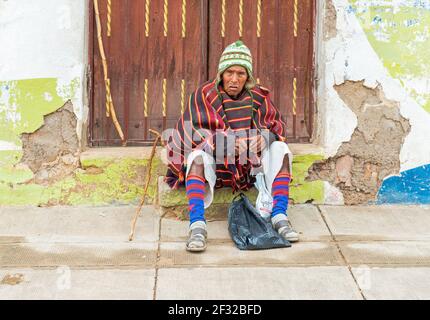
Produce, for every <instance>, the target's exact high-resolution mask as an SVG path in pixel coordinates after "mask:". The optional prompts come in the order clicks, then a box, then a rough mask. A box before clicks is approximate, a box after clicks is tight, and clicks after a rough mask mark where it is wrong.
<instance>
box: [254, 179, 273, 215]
mask: <svg viewBox="0 0 430 320" xmlns="http://www.w3.org/2000/svg"><path fill="white" fill-rule="evenodd" d="M255 179H256V181H255V183H254V185H255V188H257V190H258V197H257V201H256V202H255V208H256V209H257V211H258V212H259V213H260V216H262V217H263V218H264V219H266V220H269V219H270V216H271V214H272V209H273V197H272V195H271V194H270V193H269V190H267V187H266V180H265V178H264V173H261V172H260V173H258V174H257V175H256V176H255Z"/></svg>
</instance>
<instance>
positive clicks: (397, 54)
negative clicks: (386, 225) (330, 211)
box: [0, 0, 430, 205]
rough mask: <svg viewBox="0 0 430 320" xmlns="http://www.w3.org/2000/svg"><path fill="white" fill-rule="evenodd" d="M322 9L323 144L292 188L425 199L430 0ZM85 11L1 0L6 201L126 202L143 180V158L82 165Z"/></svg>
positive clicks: (2, 188)
mask: <svg viewBox="0 0 430 320" xmlns="http://www.w3.org/2000/svg"><path fill="white" fill-rule="evenodd" d="M318 10H319V14H318V15H319V19H318V30H317V33H318V37H317V41H318V52H317V57H318V84H317V93H318V94H317V99H318V101H317V103H318V114H317V119H318V122H319V123H318V126H317V128H318V132H317V135H316V138H315V142H316V143H317V144H320V145H321V146H322V147H323V149H324V155H323V156H322V157H321V156H315V157H314V156H303V157H302V158H296V159H298V160H300V161H298V162H296V163H295V168H294V169H295V173H296V176H295V178H296V179H295V184H296V185H293V186H292V189H291V191H292V193H291V198H292V199H293V200H294V201H295V202H298V203H301V202H306V201H315V202H325V203H332V204H341V203H344V202H345V203H350V204H353V203H363V202H366V203H367V202H369V201H370V202H372V201H376V202H378V203H387V202H402V203H404V202H408V203H424V202H427V203H429V202H430V190H429V188H430V187H429V186H430V170H429V165H430V143H429V138H428V137H429V136H430V90H429V86H430V60H429V59H428V58H427V56H428V52H429V51H430V30H429V29H430V0H420V1H418V0H393V1H382V0H369V1H360V0H349V1H348V0H318ZM86 14H87V1H86V0H38V1H33V0H20V1H17V0H15V1H5V0H0V43H1V44H2V49H1V50H0V204H40V205H46V204H77V203H91V204H102V203H109V202H112V201H118V202H130V201H136V199H137V198H138V195H139V194H140V193H141V191H142V182H143V179H142V177H143V175H144V172H145V170H146V167H145V166H146V163H145V162H144V161H143V162H142V161H141V160H136V159H134V160H133V159H128V160H127V161H119V162H118V161H115V159H108V160H106V161H101V162H100V163H94V164H92V165H91V164H81V168H78V166H79V164H78V163H77V159H78V154H79V149H80V144H82V142H85V141H86V136H85V135H83V136H82V132H83V130H82V126H83V125H84V124H85V123H86V121H87V117H88V109H87V107H86V106H85V98H84V97H85V92H84V88H85V65H86V34H87V32H86V28H87V26H86V20H87V17H86ZM59 123H61V124H62V125H61V126H60V125H59ZM63 124H64V125H63ZM73 128H74V130H73ZM50 134H51V135H52V134H53V135H55V136H52V137H53V141H55V144H56V147H52V145H50V144H49V135H50ZM40 158H44V159H45V160H46V161H40ZM317 160H318V161H317ZM312 164H313V165H312ZM308 171H309V176H308V177H307V178H306V176H307V174H306V172H308ZM160 174H164V172H160ZM305 178H306V179H305ZM312 180H316V181H312ZM152 183H155V182H152ZM113 185H114V186H115V187H114V188H112V187H110V186H113ZM151 188H153V190H152V189H151V190H152V191H151V195H153V194H154V192H155V184H151Z"/></svg>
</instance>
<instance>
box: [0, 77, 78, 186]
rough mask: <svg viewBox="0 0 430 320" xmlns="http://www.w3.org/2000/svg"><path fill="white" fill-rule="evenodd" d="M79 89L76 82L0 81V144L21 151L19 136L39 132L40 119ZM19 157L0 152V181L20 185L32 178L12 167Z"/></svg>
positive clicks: (18, 152) (59, 106)
mask: <svg viewBox="0 0 430 320" xmlns="http://www.w3.org/2000/svg"><path fill="white" fill-rule="evenodd" d="M79 85H80V84H79V79H78V78H76V79H74V80H73V81H71V82H70V83H69V84H60V83H59V81H58V79H55V78H46V79H26V80H15V81H0V141H5V142H8V143H11V144H14V145H16V146H18V147H21V146H22V142H21V138H20V136H21V134H23V133H32V132H34V131H36V130H37V129H39V128H40V127H41V126H42V125H43V117H44V116H45V115H48V114H50V113H52V112H55V111H56V110H58V109H59V108H61V107H62V106H63V105H64V104H65V103H66V102H67V101H68V100H69V99H72V98H73V97H74V96H75V94H76V92H77V89H78V88H79ZM22 154H23V152H22V151H21V150H18V151H0V181H2V182H7V183H23V182H25V181H28V180H29V179H31V178H32V175H33V174H32V173H31V171H29V169H25V168H21V167H19V166H16V165H17V164H18V163H19V162H20V160H21V158H22Z"/></svg>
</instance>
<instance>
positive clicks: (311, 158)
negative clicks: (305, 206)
mask: <svg viewBox="0 0 430 320" xmlns="http://www.w3.org/2000/svg"><path fill="white" fill-rule="evenodd" d="M323 159H324V157H323V156H320V155H297V156H294V159H293V181H292V182H291V187H290V199H291V200H292V201H293V202H294V203H296V204H297V203H307V202H313V203H323V202H324V182H323V181H311V182H309V181H306V177H307V176H308V170H309V168H310V167H311V166H312V164H313V163H314V162H315V161H319V160H323Z"/></svg>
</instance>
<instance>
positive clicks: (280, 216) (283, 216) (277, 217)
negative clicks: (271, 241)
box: [271, 213, 288, 226]
mask: <svg viewBox="0 0 430 320" xmlns="http://www.w3.org/2000/svg"><path fill="white" fill-rule="evenodd" d="M284 220H287V221H288V216H287V214H286V213H279V214H277V215H275V216H273V217H272V218H271V221H272V225H273V226H275V225H276V224H277V223H278V222H279V221H284Z"/></svg>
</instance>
